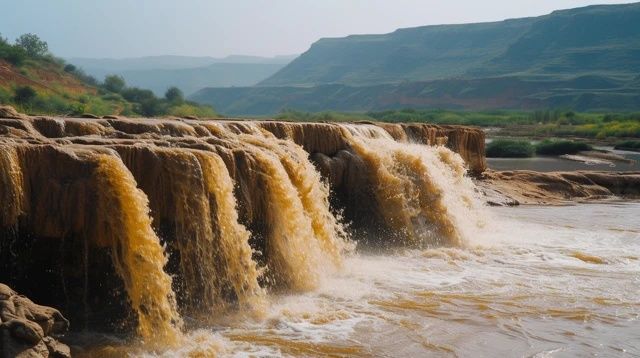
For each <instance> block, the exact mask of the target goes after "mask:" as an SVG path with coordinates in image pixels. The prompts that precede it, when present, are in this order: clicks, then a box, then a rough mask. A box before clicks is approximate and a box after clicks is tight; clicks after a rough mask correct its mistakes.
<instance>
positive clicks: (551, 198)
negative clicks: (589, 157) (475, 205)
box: [478, 170, 640, 205]
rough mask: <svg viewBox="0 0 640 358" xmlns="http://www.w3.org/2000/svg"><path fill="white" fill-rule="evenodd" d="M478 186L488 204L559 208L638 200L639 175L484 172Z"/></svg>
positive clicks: (583, 172)
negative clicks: (590, 202) (572, 203)
mask: <svg viewBox="0 0 640 358" xmlns="http://www.w3.org/2000/svg"><path fill="white" fill-rule="evenodd" d="M478 184H479V185H480V186H481V187H482V188H483V189H484V191H485V193H486V194H487V196H488V201H489V203H490V204H497V205H517V204H551V205H553V204H562V203H566V202H568V201H586V200H598V199H605V198H611V197H614V196H618V197H624V198H638V197H640V172H619V173H616V172H590V171H576V172H547V173H543V172H534V171H529V170H515V171H503V172H499V171H487V172H485V173H484V174H483V178H482V179H481V180H479V181H478Z"/></svg>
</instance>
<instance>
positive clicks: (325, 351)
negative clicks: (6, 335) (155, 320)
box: [94, 203, 640, 357]
mask: <svg viewBox="0 0 640 358" xmlns="http://www.w3.org/2000/svg"><path fill="white" fill-rule="evenodd" d="M487 210H490V212H489V216H490V221H489V223H488V225H487V226H486V227H485V228H484V229H483V230H481V232H478V234H477V235H476V236H475V237H474V238H473V239H472V240H471V242H469V243H467V248H437V249H428V250H399V251H393V252H390V251H387V252H377V253H373V252H367V251H370V250H367V249H366V248H360V250H358V253H355V254H352V255H351V256H350V257H348V258H347V259H346V262H345V266H344V268H343V269H342V270H341V271H340V272H338V273H333V274H329V275H326V276H325V277H324V278H323V280H322V283H321V285H320V287H319V288H318V289H316V290H314V291H311V292H308V293H303V294H283V293H280V294H278V293H272V294H270V295H269V296H268V302H267V303H266V305H265V307H264V310H265V311H264V312H263V313H262V314H258V315H257V316H258V317H255V316H247V315H240V314H238V313H235V314H228V315H223V316H221V317H218V318H217V319H216V320H215V322H214V323H213V324H211V325H209V326H205V327H202V326H201V327H199V328H198V329H192V330H191V331H190V332H189V333H188V334H187V338H186V340H185V341H184V342H183V343H182V344H181V345H180V346H179V347H178V348H176V349H172V350H169V351H165V352H162V353H142V352H140V351H135V350H134V351H131V350H128V351H129V352H130V353H133V354H134V355H142V356H166V357H170V356H175V355H188V356H210V355H222V356H236V357H246V356H378V357H408V356H414V357H415V356H436V357H438V356H442V357H449V356H451V357H455V356H459V357H495V356H509V357H513V356H523V357H525V356H526V357H531V356H533V357H576V356H596V355H597V356H605V357H613V356H629V357H631V356H638V355H640V331H639V330H638V327H640V320H639V317H640V285H639V284H640V222H639V221H638V220H637V214H638V213H639V212H640V203H609V204H581V205H575V206H562V207H516V208H491V209H487ZM129 349H131V348H129ZM108 352H111V353H115V352H118V351H117V350H116V351H114V350H112V349H108V350H103V351H102V353H103V354H102V355H107V356H108V355H109V354H106V353H108ZM120 352H121V351H120ZM94 353H96V352H94Z"/></svg>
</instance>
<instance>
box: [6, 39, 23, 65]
mask: <svg viewBox="0 0 640 358" xmlns="http://www.w3.org/2000/svg"><path fill="white" fill-rule="evenodd" d="M0 58H1V59H3V60H5V61H7V62H9V63H11V64H12V65H14V66H20V65H22V63H23V62H24V60H26V59H27V52H26V51H25V50H24V49H22V48H21V47H19V46H15V45H9V44H6V43H0Z"/></svg>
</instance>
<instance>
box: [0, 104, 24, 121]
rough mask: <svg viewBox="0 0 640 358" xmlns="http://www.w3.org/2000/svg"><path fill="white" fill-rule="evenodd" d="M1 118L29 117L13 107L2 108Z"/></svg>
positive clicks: (0, 110) (0, 107) (0, 109)
mask: <svg viewBox="0 0 640 358" xmlns="http://www.w3.org/2000/svg"><path fill="white" fill-rule="evenodd" d="M0 118H12V119H25V118H28V116H25V115H24V114H22V113H18V111H16V110H15V108H13V107H11V106H0Z"/></svg>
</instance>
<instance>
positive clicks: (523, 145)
mask: <svg viewBox="0 0 640 358" xmlns="http://www.w3.org/2000/svg"><path fill="white" fill-rule="evenodd" d="M486 154H487V157H488V158H529V157H533V155H534V154H535V149H534V147H533V145H531V143H529V141H526V140H511V139H496V140H494V141H492V142H491V143H489V144H488V145H487V149H486Z"/></svg>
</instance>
